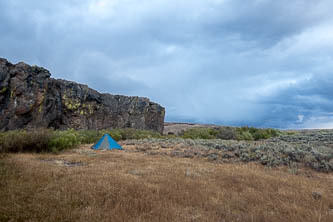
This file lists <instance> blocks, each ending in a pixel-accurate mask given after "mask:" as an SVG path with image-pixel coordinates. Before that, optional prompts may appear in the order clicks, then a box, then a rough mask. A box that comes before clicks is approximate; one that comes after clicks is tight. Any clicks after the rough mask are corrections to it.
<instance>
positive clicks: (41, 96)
mask: <svg viewBox="0 0 333 222" xmlns="http://www.w3.org/2000/svg"><path fill="white" fill-rule="evenodd" d="M50 76H51V74H50V72H49V71H48V70H47V69H44V68H42V67H38V66H29V65H27V64H25V63H23V62H20V63H18V64H16V65H13V64H11V63H9V62H8V61H7V60H6V59H1V58H0V114H1V117H0V130H13V129H21V128H37V127H52V128H55V129H68V128H74V129H106V128H124V127H134V128H137V129H146V130H154V131H158V132H162V131H163V127H164V115H165V109H164V108H163V107H162V106H160V105H158V104H156V103H153V102H151V101H150V100H149V99H147V98H143V97H136V96H132V97H129V96H121V95H111V94H107V93H106V94H105V93H104V94H102V93H99V92H97V91H96V90H93V89H91V88H89V87H88V86H87V85H82V84H78V83H75V82H71V81H66V80H61V79H53V78H50Z"/></svg>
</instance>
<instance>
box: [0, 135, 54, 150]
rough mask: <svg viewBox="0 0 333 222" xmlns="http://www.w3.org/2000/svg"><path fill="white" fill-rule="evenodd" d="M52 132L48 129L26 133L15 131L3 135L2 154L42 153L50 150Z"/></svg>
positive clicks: (0, 140)
mask: <svg viewBox="0 0 333 222" xmlns="http://www.w3.org/2000/svg"><path fill="white" fill-rule="evenodd" d="M51 137H52V131H51V130H48V129H43V130H34V131H25V130H14V131H10V132H6V133H1V136H0V144H1V145H0V147H1V149H0V151H2V152H22V151H29V152H41V151H45V150H47V151H48V149H49V146H48V144H49V141H50V140H51Z"/></svg>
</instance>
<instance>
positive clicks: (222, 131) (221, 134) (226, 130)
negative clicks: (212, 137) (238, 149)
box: [217, 126, 238, 140]
mask: <svg viewBox="0 0 333 222" xmlns="http://www.w3.org/2000/svg"><path fill="white" fill-rule="evenodd" d="M217 139H222V140H236V139H238V137H237V131H236V129H235V128H233V127H229V126H227V127H221V128H219V129H218V133H217Z"/></svg>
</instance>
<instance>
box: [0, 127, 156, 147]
mask: <svg viewBox="0 0 333 222" xmlns="http://www.w3.org/2000/svg"><path fill="white" fill-rule="evenodd" d="M106 133H108V134H110V135H111V136H112V137H113V138H114V139H115V140H116V141H119V140H127V139H145V138H160V137H161V135H160V134H159V133H158V132H153V131H148V130H136V129H112V130H73V129H69V130H64V131H60V130H51V129H36V130H31V131H27V130H14V131H8V132H2V133H0V153H6V152H59V151H61V150H64V149H70V148H74V147H76V146H78V145H79V144H91V143H95V142H97V141H98V140H99V139H100V138H101V137H102V136H103V135H104V134H106Z"/></svg>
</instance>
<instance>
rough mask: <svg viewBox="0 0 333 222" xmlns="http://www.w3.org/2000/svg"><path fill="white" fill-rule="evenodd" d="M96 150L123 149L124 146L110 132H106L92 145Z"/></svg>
mask: <svg viewBox="0 0 333 222" xmlns="http://www.w3.org/2000/svg"><path fill="white" fill-rule="evenodd" d="M91 148H92V149H95V150H105V149H106V150H113V149H117V150H122V149H123V148H122V147H121V146H120V145H119V144H118V143H117V142H116V141H115V140H114V139H112V137H111V136H110V135H109V134H104V136H103V137H102V138H101V139H100V140H99V141H98V142H97V143H96V144H94V145H93V146H92V147H91Z"/></svg>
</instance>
